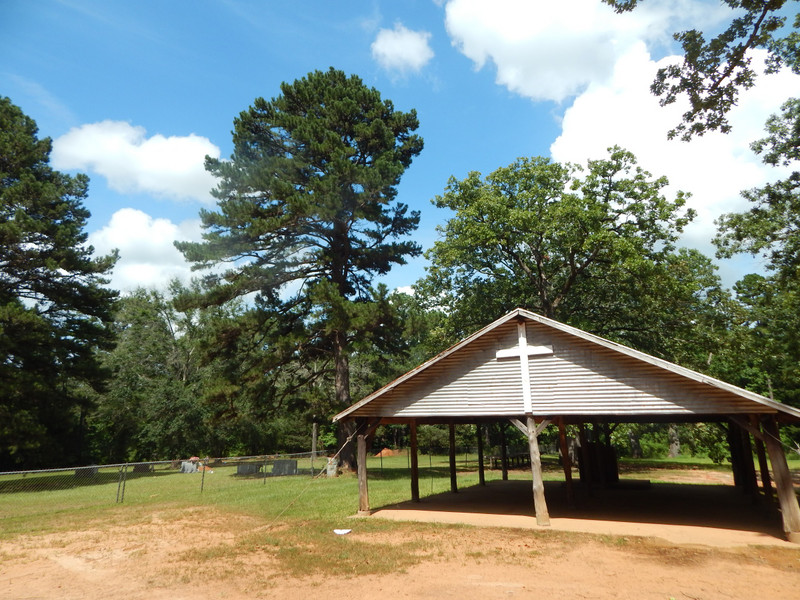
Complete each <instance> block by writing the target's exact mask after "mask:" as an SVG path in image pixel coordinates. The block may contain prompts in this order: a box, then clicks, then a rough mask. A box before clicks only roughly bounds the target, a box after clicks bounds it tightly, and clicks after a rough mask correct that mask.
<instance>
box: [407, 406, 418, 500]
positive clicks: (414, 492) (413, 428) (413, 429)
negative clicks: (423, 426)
mask: <svg viewBox="0 0 800 600" xmlns="http://www.w3.org/2000/svg"><path fill="white" fill-rule="evenodd" d="M409 434H410V435H409V437H410V438H411V440H410V441H411V448H410V452H411V500H412V501H413V502H419V461H418V457H417V422H416V421H411V422H410V423H409Z"/></svg>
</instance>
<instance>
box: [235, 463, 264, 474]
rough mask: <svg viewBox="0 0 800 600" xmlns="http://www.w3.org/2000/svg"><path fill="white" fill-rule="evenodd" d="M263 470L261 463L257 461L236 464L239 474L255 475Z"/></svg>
mask: <svg viewBox="0 0 800 600" xmlns="http://www.w3.org/2000/svg"><path fill="white" fill-rule="evenodd" d="M260 470H261V465H259V464H256V463H239V464H238V465H236V474H237V475H255V474H256V473H258V472H259V471H260Z"/></svg>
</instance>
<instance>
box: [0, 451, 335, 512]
mask: <svg viewBox="0 0 800 600" xmlns="http://www.w3.org/2000/svg"><path fill="white" fill-rule="evenodd" d="M327 469H328V458H327V457H325V456H322V455H319V454H316V455H315V454H312V453H310V452H306V453H298V454H280V455H261V456H236V457H227V458H209V457H205V458H200V457H197V456H194V457H191V458H189V459H186V460H173V461H151V462H136V463H119V464H110V465H90V466H83V467H70V468H59V469H41V470H35V471H8V472H0V504H3V503H7V502H8V503H11V502H13V503H15V504H23V505H24V504H35V503H38V502H42V501H45V500H53V499H56V498H57V499H58V502H59V504H63V505H65V506H67V505H70V504H72V505H73V506H83V505H90V504H108V503H114V502H116V503H124V502H125V501H126V500H131V499H141V498H152V497H154V496H162V497H164V498H167V499H169V498H170V497H180V495H181V494H186V493H192V492H194V493H203V492H204V491H211V490H220V489H227V488H230V487H231V486H236V485H237V484H238V485H241V484H245V483H250V484H253V483H264V484H265V483H266V481H267V480H268V479H270V478H273V477H289V476H294V477H302V476H304V477H314V476H316V475H319V474H320V473H321V472H322V471H326V470H327Z"/></svg>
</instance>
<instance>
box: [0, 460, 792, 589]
mask: <svg viewBox="0 0 800 600" xmlns="http://www.w3.org/2000/svg"><path fill="white" fill-rule="evenodd" d="M674 475H675V477H676V478H678V479H680V478H686V477H690V476H687V475H685V474H682V473H681V474H678V473H675V474H674ZM703 477H709V475H706V474H704V475H703ZM710 477H712V478H713V477H714V476H713V475H711V476H710ZM496 483H497V484H500V483H501V482H496ZM506 483H508V484H510V487H507V488H504V487H502V485H497V484H496V485H492V486H489V487H490V488H491V489H490V492H492V493H495V494H496V493H498V492H502V495H503V496H504V497H506V498H508V499H509V500H508V502H507V503H506V504H505V505H501V506H500V507H495V508H493V509H490V510H491V511H492V512H490V513H480V512H478V511H479V508H477V507H475V508H473V509H472V510H468V511H464V510H462V509H463V508H464V506H463V505H462V506H458V504H456V505H455V506H454V507H453V506H451V507H450V508H449V509H448V508H445V506H444V505H443V504H436V502H435V501H434V500H431V501H429V502H425V503H423V504H425V506H424V507H423V508H422V509H421V510H420V511H419V513H418V514H417V515H416V518H417V519H418V520H426V519H423V518H422V515H423V513H427V514H428V515H431V514H432V515H434V516H435V515H437V514H439V515H441V514H451V515H452V514H463V515H471V517H470V518H473V519H474V518H475V515H478V517H477V519H476V521H475V522H476V524H477V525H483V526H477V527H472V526H469V527H465V526H461V527H455V528H454V527H447V526H423V525H408V524H398V525H397V529H395V528H394V527H388V526H387V527H378V528H375V527H365V526H364V524H365V523H367V522H368V521H367V520H372V521H370V524H374V523H376V522H378V521H375V520H376V519H381V518H382V515H381V514H380V512H378V513H377V514H376V515H375V516H372V517H367V518H354V519H351V520H349V522H348V523H347V524H346V526H347V527H348V528H350V529H352V531H351V532H350V533H349V534H347V535H344V536H337V535H336V534H334V532H333V531H331V532H330V540H331V542H330V545H331V552H336V553H342V552H352V553H359V554H358V556H359V560H362V559H363V561H364V562H365V564H366V563H368V562H369V560H370V548H372V547H377V546H378V545H380V546H381V547H386V546H387V545H390V546H391V545H396V546H397V547H398V548H399V547H403V548H408V547H409V546H408V544H409V542H412V543H413V544H414V545H413V548H416V550H414V552H415V553H416V556H415V557H414V560H411V561H409V562H408V563H406V564H405V565H404V566H401V567H400V568H398V569H397V570H396V571H394V572H391V573H389V574H369V575H360V574H359V569H358V568H357V567H356V568H353V569H352V570H351V571H347V572H342V571H335V572H329V573H322V574H320V573H317V574H315V575H313V576H310V577H304V576H302V575H295V574H289V573H287V572H286V571H285V569H284V568H283V566H282V563H281V562H280V561H279V560H277V559H276V557H275V555H274V550H273V549H272V548H271V547H270V546H269V545H268V544H264V545H262V546H258V545H255V546H253V547H248V549H247V551H246V552H231V553H228V552H226V551H225V550H224V549H225V548H227V547H235V546H236V545H237V544H241V543H242V540H244V539H246V538H247V537H248V536H252V533H253V532H254V531H256V530H258V529H265V528H266V525H265V523H264V522H263V521H262V520H259V519H258V518H256V517H252V516H231V515H221V514H214V511H213V510H212V511H211V512H210V513H209V514H207V515H205V517H204V518H203V519H202V520H201V521H198V520H197V519H195V518H191V517H190V516H186V517H185V518H175V515H174V514H169V513H157V514H154V515H152V518H151V520H150V522H145V523H137V524H136V525H135V526H125V525H115V524H108V523H104V524H98V526H97V527H96V528H89V529H88V530H87V529H84V530H82V531H71V530H69V528H66V531H63V532H59V533H53V534H47V535H35V536H34V535H31V536H22V537H19V538H16V539H14V540H12V541H9V542H4V543H2V544H0V599H3V600H6V599H8V600H11V599H14V600H33V599H56V598H58V599H64V600H72V599H74V600H78V599H81V600H100V599H101V598H102V599H103V600H105V599H107V598H121V599H125V600H200V599H203V600H205V599H212V598H225V599H231V600H246V599H251V598H252V599H256V598H276V599H277V598H280V599H286V600H293V599H298V600H299V599H303V600H307V599H308V598H310V597H315V598H331V599H336V598H347V599H348V600H359V599H362V598H363V599H367V598H369V599H370V600H374V599H376V598H389V597H391V598H398V599H411V598H437V599H441V598H459V599H460V600H463V599H469V598H487V599H495V598H534V597H536V598H549V597H552V598H592V599H599V600H603V599H611V598H614V599H626V598H630V599H636V600H647V599H651V598H652V599H661V600H668V599H676V600H677V599H693V600H699V599H717V598H720V599H722V598H725V599H730V598H742V599H748V600H751V599H753V598H759V599H771V598H786V599H788V598H800V547H798V546H794V545H790V544H788V543H785V542H783V541H781V540H780V535H779V534H780V532H779V530H778V531H777V532H776V529H775V523H774V520H770V519H765V518H764V517H763V515H762V516H756V517H754V519H753V521H752V522H746V523H742V522H741V520H740V519H741V517H737V519H739V520H735V521H730V520H728V517H727V515H728V512H729V507H727V506H726V505H725V502H724V501H722V500H721V498H722V497H721V496H720V497H719V498H717V499H714V498H711V499H710V500H708V502H709V503H710V504H711V506H708V507H706V509H707V511H706V512H707V514H708V515H714V514H717V515H721V516H720V520H719V521H717V522H715V523H713V524H712V525H715V526H713V527H712V526H709V523H703V527H698V524H697V523H693V522H691V521H687V522H683V521H682V518H679V517H677V516H676V515H677V514H678V513H677V512H676V513H674V514H673V513H669V512H665V511H664V510H662V509H661V508H660V507H659V506H658V504H657V502H656V504H655V507H654V508H655V512H654V513H649V514H650V516H647V515H648V513H645V512H641V513H639V514H638V515H636V514H635V515H634V516H636V519H637V520H636V521H625V520H622V519H621V518H619V517H616V518H615V516H614V513H613V511H612V509H613V508H614V507H615V506H616V507H619V505H620V498H621V496H620V497H607V498H595V501H594V502H593V503H591V504H592V506H594V505H599V509H597V510H599V512H594V513H593V512H592V511H590V510H589V509H586V508H580V504H581V503H580V502H579V503H578V504H579V506H578V508H577V509H573V510H572V512H571V513H569V514H568V515H567V516H559V514H560V509H558V508H557V504H558V494H559V493H560V492H559V490H560V489H561V487H559V486H557V485H553V486H551V489H548V490H547V493H548V496H549V497H553V498H554V500H553V502H552V504H553V510H551V514H553V515H555V516H553V519H554V521H556V520H559V519H563V520H564V521H565V522H566V521H569V520H571V521H573V522H575V523H577V524H581V523H584V527H583V528H581V527H578V526H576V527H575V528H574V530H573V531H572V532H563V531H545V532H542V531H541V530H537V531H536V532H532V531H531V528H525V527H523V526H519V525H515V524H514V521H513V519H514V518H515V517H525V515H519V514H515V511H516V510H517V509H516V508H515V505H514V502H515V500H512V499H511V498H512V496H513V495H514V494H512V493H511V491H512V488H513V487H514V486H518V485H520V484H517V483H512V482H506ZM522 484H523V485H524V484H525V482H522ZM528 485H529V483H528ZM562 485H563V484H562ZM634 487H635V486H634ZM683 487H686V486H683ZM693 487H694V486H693ZM708 487H709V489H710V488H711V487H712V486H708ZM714 487H716V488H719V486H714ZM669 489H670V488H669V487H665V488H664V490H665V491H666V493H667V496H666V499H667V501H671V502H673V504H674V499H672V500H670V498H669V494H668V492H669ZM642 490H643V491H641V492H639V491H636V490H633V491H632V492H631V490H628V491H629V492H631V493H629V494H628V495H629V496H631V495H632V497H633V499H632V500H626V502H627V503H628V505H627V506H626V507H623V508H625V509H626V510H630V508H631V507H635V506H636V505H637V503H638V504H648V505H652V504H653V502H651V501H650V500H657V493H656V492H658V494H660V493H661V492H662V490H661V488H658V489H657V490H655V491H654V489H653V488H650V487H646V486H642ZM702 491H703V490H699V492H698V493H700V492H702ZM729 491H730V490H729ZM469 493H470V492H469V490H464V491H462V492H460V493H459V494H458V495H457V496H458V497H459V499H461V498H467V496H468V494H469ZM637 494H649V495H647V496H644V495H639V496H637ZM453 496H455V495H450V498H451V500H452V498H453ZM528 497H530V496H528ZM598 500H599V502H598ZM459 501H460V502H462V503H464V504H465V505H466V500H459ZM692 503H694V500H692ZM587 504H588V503H587ZM390 510H395V511H402V506H400V507H395V508H392V509H389V508H387V509H386V511H390ZM592 510H595V509H592ZM731 510H732V509H731ZM756 513H757V511H756ZM621 514H626V513H625V511H622V513H621ZM731 514H732V513H731ZM481 515H483V516H481ZM503 515H505V517H506V518H507V520H505V521H504V520H503ZM654 515H657V516H654ZM383 516H386V515H385V514H384V515H383ZM412 516H413V515H412ZM527 518H530V517H529V516H528V517H527ZM693 518H694V517H693ZM427 520H435V519H431V518H428V519H427ZM455 520H458V519H455ZM590 521H599V522H602V523H605V527H606V529H607V531H603V532H600V533H602V535H593V534H586V533H576V531H586V530H587V526H586V523H589V522H590ZM463 522H468V519H467V517H464V520H463ZM731 523H736V525H735V527H732V526H731ZM486 525H489V526H486ZM509 525H512V527H509ZM644 525H647V526H648V527H652V528H653V529H652V530H649V529H648V530H647V532H646V533H645V536H646V537H642V533H641V532H642V529H641V528H642V526H644ZM670 527H681V528H685V529H687V530H691V529H694V530H696V531H695V534H694V537H691V536H690V537H688V538H684V539H683V540H681V539H677V540H670V539H667V538H668V537H669V536H668V535H667V536H664V535H658V534H659V533H663V532H665V531H667V530H668V529H669V528H670ZM589 530H590V529H589ZM712 532H713V535H712ZM743 533H744V534H748V533H750V534H754V535H755V536H756V537H755V538H748V537H747V535H745V536H744V537H742V534H743ZM704 540H705V541H704ZM708 540H712V541H711V542H710V543H709V542H708ZM754 540H755V544H757V545H754V544H753V543H751V542H753V541H754ZM215 548H216V549H220V550H219V551H203V552H200V553H199V554H198V551H199V550H202V549H212V550H213V549H215ZM300 551H301V552H302V547H301V548H300Z"/></svg>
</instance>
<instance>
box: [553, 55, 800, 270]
mask: <svg viewBox="0 0 800 600" xmlns="http://www.w3.org/2000/svg"><path fill="white" fill-rule="evenodd" d="M676 60H678V58H677V57H668V58H665V59H662V60H661V61H658V62H655V61H653V60H651V59H650V55H649V54H648V52H647V50H646V48H645V46H644V43H641V42H640V43H638V44H635V45H633V46H632V47H631V49H630V51H629V52H628V53H627V54H625V55H623V56H621V57H620V59H619V60H618V62H617V63H616V65H615V68H614V71H613V73H612V76H611V77H610V79H609V80H608V81H607V82H602V83H593V84H591V85H590V86H589V87H588V88H587V89H586V91H585V92H584V93H583V94H581V95H580V96H578V98H576V99H575V102H574V103H573V104H572V106H571V107H569V108H568V109H567V110H566V112H565V114H564V118H563V123H562V133H561V135H560V136H559V137H558V138H557V139H556V141H555V142H554V143H553V144H552V146H551V148H550V151H551V155H552V157H553V159H555V160H557V161H570V162H578V163H585V161H586V160H587V159H589V158H601V157H604V156H606V155H607V152H606V149H607V148H608V147H609V146H612V145H615V144H616V145H619V146H622V147H623V148H626V149H628V150H630V151H631V152H633V153H634V154H635V155H636V156H637V158H638V159H639V164H640V165H641V166H642V167H643V168H645V169H646V170H648V171H650V172H651V173H652V174H653V175H655V176H661V175H666V176H667V177H668V178H669V180H670V184H671V186H670V191H671V193H673V194H674V192H675V191H676V190H678V189H680V190H683V191H686V192H691V193H692V198H691V199H690V200H689V203H688V204H689V205H690V206H691V207H692V208H694V209H695V210H696V211H697V212H698V216H697V218H696V219H695V221H694V222H693V223H692V224H691V225H690V226H689V227H688V228H687V230H686V232H685V235H684V238H683V241H684V243H685V244H686V245H687V246H690V247H694V248H698V249H699V250H701V251H702V252H704V253H706V254H708V255H713V253H714V249H713V247H712V245H711V238H712V237H713V236H714V233H715V231H716V226H715V225H714V219H715V218H717V217H718V216H719V215H721V214H722V213H726V212H734V211H742V210H745V209H746V208H747V202H746V201H745V200H744V199H742V198H741V196H740V192H741V190H744V189H748V188H752V187H756V186H760V185H763V184H764V183H765V182H766V181H769V180H773V179H775V178H776V177H778V176H783V174H784V173H783V172H781V171H780V170H777V169H775V168H773V167H767V166H765V165H763V164H762V163H761V160H760V158H759V157H757V156H755V155H754V154H753V153H752V151H750V149H749V145H750V143H751V142H752V141H753V140H755V139H758V138H760V137H763V135H764V133H763V127H764V122H765V121H766V119H767V117H768V116H769V115H770V114H772V113H775V112H777V111H778V109H779V107H780V104H781V103H782V102H783V101H784V100H785V98H786V95H787V94H786V91H787V90H791V89H800V77H798V76H796V75H793V74H791V73H790V72H788V71H783V72H781V73H779V74H776V75H771V76H766V77H761V78H760V79H759V82H758V84H757V85H756V86H755V87H754V88H753V89H751V90H748V91H746V92H744V93H743V94H742V96H741V98H740V101H739V104H738V106H737V107H736V108H734V109H733V110H732V111H731V112H730V114H729V118H730V122H731V124H732V125H733V131H732V132H731V133H730V134H727V135H723V134H719V133H709V134H706V135H705V136H703V137H701V138H695V139H693V140H692V141H691V142H688V143H687V142H681V141H678V140H668V139H667V138H666V132H667V131H668V130H669V129H670V128H672V127H674V126H675V125H676V124H678V123H679V122H680V119H681V114H682V113H683V112H684V111H685V110H686V108H685V105H681V104H680V103H676V104H674V105H671V106H668V107H663V108H662V107H660V106H659V104H658V98H656V97H655V96H653V95H652V94H651V93H650V90H649V86H650V83H651V82H652V80H653V77H654V75H655V72H656V70H657V69H658V68H659V67H661V66H664V65H665V64H667V63H668V62H670V61H676ZM760 61H763V54H762V55H760V56H759V55H755V56H754V63H755V62H760Z"/></svg>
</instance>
